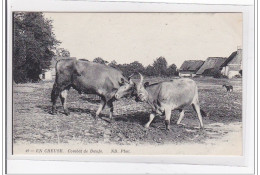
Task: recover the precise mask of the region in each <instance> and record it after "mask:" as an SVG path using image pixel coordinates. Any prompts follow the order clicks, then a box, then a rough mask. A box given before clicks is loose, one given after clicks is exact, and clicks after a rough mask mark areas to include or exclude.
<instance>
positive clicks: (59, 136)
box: [13, 78, 242, 145]
mask: <svg viewBox="0 0 260 175" xmlns="http://www.w3.org/2000/svg"><path fill="white" fill-rule="evenodd" d="M147 80H148V81H149V82H158V81H160V80H162V78H160V79H159V78H150V79H147ZM194 80H195V81H196V82H197V84H198V87H199V100H200V106H201V108H202V109H203V110H204V111H205V112H206V113H207V114H208V116H207V117H204V118H203V122H204V125H205V128H204V129H199V128H198V126H199V121H198V118H197V116H196V113H195V112H194V111H193V109H192V107H189V108H187V109H186V112H185V117H184V119H183V121H182V123H183V125H179V126H178V125H176V121H177V120H178V117H179V112H177V111H175V112H173V113H172V118H171V131H170V132H167V131H166V130H165V125H164V120H163V118H159V117H158V118H155V120H154V121H153V122H152V124H151V126H150V128H149V129H145V128H144V127H143V125H144V124H145V123H146V122H147V121H148V117H149V112H150V108H149V106H148V105H146V104H145V103H136V102H135V101H134V100H133V99H121V100H119V101H116V102H115V103H114V118H115V120H114V122H113V123H108V122H106V121H105V120H97V121H95V120H94V118H93V116H94V114H95V112H96V110H97V108H98V104H99V101H98V100H93V99H91V98H89V97H88V96H87V95H79V94H78V93H77V92H76V91H75V90H72V89H71V90H70V91H69V95H68V107H69V110H70V112H71V114H70V115H69V116H66V115H64V114H63V109H62V106H61V103H60V100H59V102H58V103H57V109H58V114H57V115H51V114H50V113H49V112H50V111H51V102H50V94H51V90H52V85H53V82H40V83H27V84H16V85H14V87H13V141H14V144H15V143H21V142H22V143H30V144H33V143H48V144H52V143H70V142H81V143H83V144H89V143H112V144H115V143H116V144H120V145H132V144H134V145H139V144H145V143H149V144H163V143H173V144H182V143H208V144H214V143H216V142H218V141H221V142H227V141H228V140H225V139H224V138H225V137H224V136H225V135H227V134H230V133H233V132H238V131H239V130H241V129H242V81H241V79H232V80H228V79H214V78H194ZM224 83H229V84H231V85H233V86H234V92H231V93H227V92H226V90H225V89H224V88H222V85H223V84H224ZM101 116H102V117H108V116H109V110H108V109H105V110H104V111H103V112H102V114H101Z"/></svg>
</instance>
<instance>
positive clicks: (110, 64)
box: [108, 60, 118, 69]
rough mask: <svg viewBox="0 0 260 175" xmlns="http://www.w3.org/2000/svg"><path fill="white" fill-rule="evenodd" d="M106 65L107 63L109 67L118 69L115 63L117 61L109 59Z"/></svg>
mask: <svg viewBox="0 0 260 175" xmlns="http://www.w3.org/2000/svg"><path fill="white" fill-rule="evenodd" d="M108 65H109V66H110V67H113V68H116V69H118V65H117V62H116V61H115V60H113V61H111V62H110V63H109V64H108Z"/></svg>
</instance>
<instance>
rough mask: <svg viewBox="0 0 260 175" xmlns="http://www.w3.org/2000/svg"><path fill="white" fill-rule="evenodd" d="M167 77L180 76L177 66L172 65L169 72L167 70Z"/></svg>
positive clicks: (168, 69)
mask: <svg viewBox="0 0 260 175" xmlns="http://www.w3.org/2000/svg"><path fill="white" fill-rule="evenodd" d="M166 75H167V76H174V75H178V72H177V66H176V65H175V64H172V65H170V66H169V67H168V68H167V70H166Z"/></svg>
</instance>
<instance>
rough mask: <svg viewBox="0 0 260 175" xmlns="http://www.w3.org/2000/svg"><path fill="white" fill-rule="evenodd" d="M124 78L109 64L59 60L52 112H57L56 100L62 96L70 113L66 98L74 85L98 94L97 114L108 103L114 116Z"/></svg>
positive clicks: (75, 87) (52, 99) (81, 89)
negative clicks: (99, 101) (118, 91)
mask: <svg viewBox="0 0 260 175" xmlns="http://www.w3.org/2000/svg"><path fill="white" fill-rule="evenodd" d="M122 79H124V80H126V78H125V77H124V76H123V75H122V72H120V71H119V70H116V69H114V68H112V67H110V66H107V65H103V64H98V63H93V62H89V61H84V60H74V59H62V60H59V61H58V62H57V64H56V79H55V83H54V85H53V89H52V93H51V101H52V103H53V104H52V113H53V114H56V101H57V98H58V97H59V96H60V99H61V102H62V105H63V108H64V112H65V114H66V115H69V111H68V108H67V105H66V101H67V100H66V99H67V93H68V90H69V89H70V88H71V87H72V88H74V89H75V90H77V91H78V92H79V93H85V94H96V95H98V96H99V97H100V98H101V104H100V107H99V109H98V111H97V113H96V116H98V115H99V113H100V112H101V110H103V109H104V107H105V106H106V105H107V106H108V107H109V108H110V117H112V112H113V101H114V94H115V92H116V90H117V89H118V88H119V87H120V83H121V81H122Z"/></svg>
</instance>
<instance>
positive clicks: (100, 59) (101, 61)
mask: <svg viewBox="0 0 260 175" xmlns="http://www.w3.org/2000/svg"><path fill="white" fill-rule="evenodd" d="M93 62H95V63H100V64H107V63H108V61H106V60H103V59H102V58H100V57H97V58H95V59H94V60H93Z"/></svg>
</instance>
